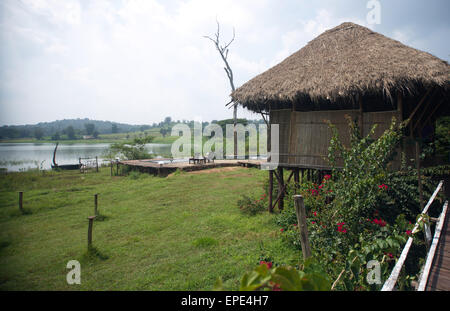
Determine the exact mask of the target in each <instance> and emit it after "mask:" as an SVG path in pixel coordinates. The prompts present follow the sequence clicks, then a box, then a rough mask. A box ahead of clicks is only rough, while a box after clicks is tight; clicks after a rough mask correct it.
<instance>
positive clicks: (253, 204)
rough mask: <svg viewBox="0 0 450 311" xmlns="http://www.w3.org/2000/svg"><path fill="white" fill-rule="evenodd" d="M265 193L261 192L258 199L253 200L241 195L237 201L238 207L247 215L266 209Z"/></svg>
mask: <svg viewBox="0 0 450 311" xmlns="http://www.w3.org/2000/svg"><path fill="white" fill-rule="evenodd" d="M265 203H266V195H265V194H263V195H262V196H261V197H260V198H259V199H257V200H255V199H252V198H250V197H249V196H248V195H243V196H242V197H241V199H239V200H238V201H237V206H238V207H239V209H240V210H241V211H242V212H243V213H245V214H249V215H256V214H258V213H260V212H263V211H265V210H266V204H265Z"/></svg>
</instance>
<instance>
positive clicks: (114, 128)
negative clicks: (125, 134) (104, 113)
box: [111, 123, 119, 134]
mask: <svg viewBox="0 0 450 311" xmlns="http://www.w3.org/2000/svg"><path fill="white" fill-rule="evenodd" d="M111 131H112V133H113V134H115V133H119V128H118V126H117V124H115V123H113V125H112V126H111Z"/></svg>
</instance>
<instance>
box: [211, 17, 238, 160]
mask: <svg viewBox="0 0 450 311" xmlns="http://www.w3.org/2000/svg"><path fill="white" fill-rule="evenodd" d="M216 22H217V32H216V34H215V38H214V39H213V38H211V37H209V36H204V38H206V39H209V40H211V41H212V42H213V43H214V45H215V47H216V49H217V51H218V52H219V54H220V57H221V58H222V60H223V62H224V63H225V67H224V68H223V69H224V70H225V72H226V74H227V77H228V80H229V81H230V86H231V92H234V90H235V87H234V81H233V71H232V70H231V67H230V64H229V63H228V51H229V50H228V47H229V46H230V45H231V43H232V42H233V41H234V37H235V32H234V28H233V38H232V39H231V40H230V42H228V43H227V44H225V45H221V44H220V38H219V37H220V26H219V22H218V21H216ZM230 103H231V102H230ZM227 105H228V104H227ZM233 108H234V110H233V125H234V157H235V158H236V157H237V132H236V124H237V103H234V104H233Z"/></svg>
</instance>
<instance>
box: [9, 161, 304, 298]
mask: <svg viewBox="0 0 450 311" xmlns="http://www.w3.org/2000/svg"><path fill="white" fill-rule="evenodd" d="M266 174H267V172H264V171H260V170H258V169H247V168H235V169H232V170H230V169H227V170H209V171H202V172H200V173H199V172H196V173H175V174H173V175H171V176H169V177H167V178H160V177H153V176H150V175H145V174H131V175H129V176H121V177H110V176H109V169H108V168H103V169H101V170H100V172H99V173H87V174H80V173H79V172H78V171H75V172H70V171H66V172H45V174H43V173H42V172H25V173H11V174H8V175H0V228H1V230H0V290H211V289H212V288H213V285H214V283H215V281H216V279H217V278H218V277H221V278H222V279H223V281H224V285H225V287H226V288H229V289H237V288H238V284H239V280H240V278H241V276H242V275H243V273H244V272H246V271H249V270H251V269H252V268H253V267H255V265H256V264H257V263H258V262H259V260H260V256H261V255H263V253H264V254H265V255H269V256H271V257H272V258H273V260H274V261H276V262H278V263H286V264H295V263H297V261H298V259H299V255H300V254H298V253H297V252H296V251H294V250H293V249H291V248H290V247H289V246H287V245H286V244H285V243H284V242H283V241H282V240H281V238H280V237H279V232H278V228H277V226H276V225H275V224H274V222H273V217H274V216H273V215H269V214H268V213H266V212H265V213H262V214H259V215H257V216H247V215H244V214H242V213H241V212H240V210H239V209H238V208H237V206H236V201H237V200H238V198H239V197H240V196H241V195H242V194H248V195H254V196H255V197H257V196H260V195H261V194H262V193H263V188H262V184H263V181H264V178H266ZM17 191H24V208H25V209H26V210H27V211H29V212H30V214H27V215H22V214H21V213H20V212H19V210H18V194H17ZM95 193H99V210H100V213H101V215H104V216H105V217H106V218H105V219H104V220H103V221H95V222H94V230H93V243H94V246H95V248H96V249H97V250H98V253H97V254H88V252H87V227H88V220H87V216H90V215H92V214H93V213H94V212H93V210H94V194H95ZM261 245H262V247H261ZM72 259H76V260H79V261H80V263H81V285H68V284H67V282H66V274H67V273H68V272H69V269H67V268H66V264H67V262H68V261H69V260H72Z"/></svg>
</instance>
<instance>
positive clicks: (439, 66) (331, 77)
mask: <svg viewBox="0 0 450 311" xmlns="http://www.w3.org/2000/svg"><path fill="white" fill-rule="evenodd" d="M449 82H450V65H449V64H448V63H447V62H446V61H443V60H441V59H439V58H437V57H435V56H433V55H431V54H429V53H426V52H423V51H419V50H417V49H414V48H411V47H408V46H406V45H404V44H402V43H400V42H398V41H395V40H393V39H390V38H387V37H385V36H383V35H381V34H379V33H376V32H373V31H372V30H370V29H368V28H366V27H362V26H360V25H357V24H353V23H343V24H341V25H339V26H337V27H335V28H333V29H330V30H328V31H326V32H324V33H323V34H321V35H320V36H318V37H317V38H316V39H314V40H312V41H311V42H309V43H308V44H307V45H306V46H305V47H303V48H302V49H300V50H299V51H297V52H296V53H294V54H292V55H291V56H289V57H288V58H286V59H285V60H284V61H282V62H281V63H280V64H278V65H276V66H274V67H272V68H270V69H269V70H267V71H266V72H264V73H262V74H260V75H258V76H256V77H255V78H253V79H252V80H250V81H248V82H247V83H245V84H244V85H242V86H241V87H240V88H238V89H237V90H236V91H235V92H233V93H232V94H231V96H232V99H233V100H234V101H235V102H238V103H239V104H241V105H243V106H244V107H247V108H248V109H251V110H254V111H259V109H260V108H262V109H263V110H267V104H268V103H270V102H271V101H272V102H278V103H280V102H281V103H283V102H285V103H288V102H289V103H292V102H293V101H295V102H302V101H303V102H309V103H310V104H312V103H314V102H319V101H328V102H330V103H332V102H334V101H338V100H341V101H342V100H346V99H351V97H352V96H353V95H354V94H356V93H358V94H361V95H363V96H364V95H365V94H369V93H370V94H379V95H387V96H390V94H391V93H392V94H393V93H394V91H397V90H400V91H401V92H403V93H404V94H407V93H409V94H411V93H414V92H415V89H416V88H418V87H429V86H439V87H443V88H444V89H445V90H447V89H448V88H449Z"/></svg>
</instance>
